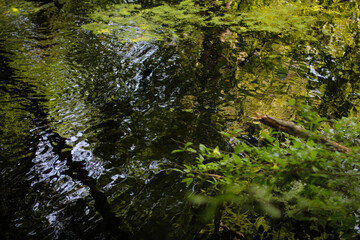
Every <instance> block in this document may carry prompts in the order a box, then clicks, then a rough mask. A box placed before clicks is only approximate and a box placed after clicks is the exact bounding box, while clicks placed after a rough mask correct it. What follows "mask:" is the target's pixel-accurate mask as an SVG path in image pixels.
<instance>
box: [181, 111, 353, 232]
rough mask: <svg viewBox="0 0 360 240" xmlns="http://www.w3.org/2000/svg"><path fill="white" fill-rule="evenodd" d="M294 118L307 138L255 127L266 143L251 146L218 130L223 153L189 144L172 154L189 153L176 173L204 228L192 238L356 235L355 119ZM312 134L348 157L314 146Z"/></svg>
mask: <svg viewBox="0 0 360 240" xmlns="http://www.w3.org/2000/svg"><path fill="white" fill-rule="evenodd" d="M299 119H300V120H299V123H301V124H302V125H303V126H304V127H305V128H307V129H308V130H311V131H312V133H313V137H310V138H309V139H306V140H303V139H299V138H297V137H293V136H289V135H285V134H283V133H282V135H283V136H284V135H285V138H282V139H281V140H279V138H278V137H277V136H279V133H278V132H275V131H273V130H271V129H263V130H262V132H261V133H260V134H261V135H260V136H261V141H262V142H263V143H266V144H261V145H257V146H255V145H251V144H248V143H246V141H243V140H242V138H241V137H240V138H236V137H234V136H233V134H228V133H222V134H223V135H224V136H225V137H227V138H229V139H230V140H229V142H231V145H232V150H231V151H228V150H227V151H222V150H220V149H219V148H218V147H215V148H210V147H207V146H205V145H202V144H200V145H199V146H194V145H193V144H191V143H188V144H186V145H185V147H184V148H182V149H179V150H175V151H174V152H187V153H188V154H192V155H193V156H194V157H193V159H194V161H193V162H191V163H188V164H185V165H184V168H183V169H181V170H179V171H181V172H183V173H184V174H185V175H186V177H185V178H184V180H183V181H184V182H185V183H187V184H188V185H193V186H194V189H198V191H196V192H195V193H192V194H190V197H189V199H190V200H191V201H192V202H193V204H194V205H204V206H206V211H205V215H206V218H207V220H208V221H209V224H208V225H206V227H204V228H203V229H202V231H201V232H200V233H199V239H206V238H208V237H209V236H210V235H212V237H215V239H225V237H224V234H225V231H224V226H226V229H227V232H229V231H230V232H231V233H232V234H233V235H234V236H235V235H236V236H237V237H238V238H244V239H355V238H358V237H359V231H358V229H357V224H358V222H357V221H358V220H357V219H358V209H359V205H360V202H359V199H360V198H359V197H360V196H359V195H360V194H359V190H360V184H359V177H360V173H359V170H358V169H359V159H360V157H359V151H360V150H359V136H360V126H359V124H358V119H356V118H342V119H339V120H336V121H325V119H323V118H320V117H319V116H318V115H317V114H316V113H314V112H312V111H311V109H310V108H309V107H305V108H303V111H302V116H301V117H300V118H299ZM237 134H238V133H237ZM320 135H321V136H323V137H324V136H325V137H327V138H328V139H331V140H335V141H337V142H338V143H339V144H342V145H343V146H346V147H349V148H351V152H350V153H343V152H339V151H336V150H335V149H332V148H331V147H330V146H327V145H323V144H319V143H316V141H314V140H315V139H316V137H318V136H320ZM219 226H220V227H219ZM221 226H223V227H221ZM231 239H232V238H231Z"/></svg>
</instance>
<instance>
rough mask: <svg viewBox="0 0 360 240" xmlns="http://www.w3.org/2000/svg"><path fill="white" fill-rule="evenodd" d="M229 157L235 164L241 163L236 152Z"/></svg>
mask: <svg viewBox="0 0 360 240" xmlns="http://www.w3.org/2000/svg"><path fill="white" fill-rule="evenodd" d="M231 157H232V159H233V160H234V162H235V163H237V164H241V163H242V160H241V158H240V157H239V156H238V155H237V154H231Z"/></svg>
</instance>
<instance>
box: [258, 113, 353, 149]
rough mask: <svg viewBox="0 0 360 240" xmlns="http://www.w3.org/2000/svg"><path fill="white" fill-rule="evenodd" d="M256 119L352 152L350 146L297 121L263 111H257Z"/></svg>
mask: <svg viewBox="0 0 360 240" xmlns="http://www.w3.org/2000/svg"><path fill="white" fill-rule="evenodd" d="M254 119H255V120H257V121H259V122H261V123H262V124H265V125H267V126H269V127H272V128H275V129H278V130H281V131H283V132H286V133H288V134H290V135H293V136H295V137H299V138H304V139H308V138H310V137H312V138H313V139H314V141H315V142H318V143H322V144H325V145H328V146H331V147H333V148H335V149H336V150H337V151H339V152H343V153H350V152H351V149H350V148H348V147H345V146H343V145H341V144H339V143H337V142H335V141H332V140H329V139H327V138H325V137H322V136H315V135H314V134H312V133H311V132H309V131H307V130H305V129H304V128H303V127H301V126H299V125H296V124H295V123H293V122H291V121H285V120H280V119H276V118H273V117H270V116H268V115H266V114H262V113H255V114H254Z"/></svg>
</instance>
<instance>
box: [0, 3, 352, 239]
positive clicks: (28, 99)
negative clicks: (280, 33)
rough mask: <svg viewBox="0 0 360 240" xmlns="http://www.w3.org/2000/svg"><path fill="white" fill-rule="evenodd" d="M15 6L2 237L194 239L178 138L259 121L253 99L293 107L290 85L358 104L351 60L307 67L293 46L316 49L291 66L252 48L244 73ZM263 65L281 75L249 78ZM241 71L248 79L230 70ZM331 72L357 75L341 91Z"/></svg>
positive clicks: (197, 138) (6, 97) (4, 135)
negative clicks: (336, 68)
mask: <svg viewBox="0 0 360 240" xmlns="http://www.w3.org/2000/svg"><path fill="white" fill-rule="evenodd" d="M21 9H22V10H21V11H22V12H19V13H18V12H17V11H15V10H13V11H12V12H11V11H10V12H9V11H8V10H6V11H5V10H4V11H3V13H2V17H1V25H2V26H1V39H0V40H1V42H0V51H1V52H0V58H1V59H0V61H1V64H0V76H1V79H0V104H1V110H0V112H1V114H0V118H1V123H0V126H1V130H0V133H1V139H0V154H1V160H0V166H1V182H0V195H1V206H0V209H1V212H0V214H1V216H0V219H1V221H2V222H1V225H0V238H1V239H129V238H130V239H193V238H194V237H195V236H196V234H197V233H198V232H199V231H200V230H201V227H202V226H203V225H204V222H203V217H202V214H201V208H197V207H192V206H191V205H190V204H189V203H188V202H187V201H186V196H187V194H188V193H189V192H192V191H193V186H190V187H187V186H186V185H185V184H184V183H182V182H181V180H182V177H183V176H182V175H181V174H180V173H179V172H176V171H171V168H172V167H174V164H182V163H183V162H184V161H186V159H183V158H182V157H181V155H174V154H171V151H173V150H174V149H177V148H179V147H180V146H182V144H184V143H186V142H188V141H191V142H194V143H204V144H208V145H210V146H216V145H223V146H226V141H225V140H224V139H223V138H222V137H221V136H220V135H219V134H218V131H221V130H223V131H226V130H228V129H232V128H236V127H242V126H246V127H249V130H251V129H253V128H256V126H252V125H251V124H250V125H246V124H245V123H246V122H249V121H250V117H251V115H250V113H251V112H253V111H255V110H268V111H269V112H270V113H271V112H279V111H280V110H281V111H283V114H280V115H284V116H288V112H287V111H288V110H287V107H286V106H285V102H286V99H288V98H292V97H295V98H296V97H297V98H298V99H302V100H304V101H305V100H306V101H309V102H315V103H317V105H318V107H319V111H322V112H323V114H324V115H329V116H333V115H334V116H343V115H346V114H347V113H348V112H349V111H350V110H352V109H353V108H354V105H356V104H355V103H354V98H356V96H357V95H356V91H355V90H354V89H356V88H355V85H351V84H353V83H351V82H349V80H348V79H350V77H351V76H353V75H352V74H353V73H351V72H347V74H348V75H349V77H346V78H345V77H344V78H342V80H337V76H336V74H335V73H332V72H331V69H330V70H328V69H329V68H327V70H326V69H325V68H324V66H321V67H319V68H317V66H315V65H314V66H315V67H311V66H313V65H311V62H312V61H313V62H314V63H316V62H318V61H319V59H318V58H322V56H318V57H317V58H316V57H315V56H312V55H311V53H309V56H303V55H301V53H299V56H294V58H298V59H305V58H306V59H307V61H308V62H307V63H304V62H302V63H301V64H299V65H297V68H296V69H295V70H291V71H292V72H290V70H289V67H288V68H287V72H285V75H286V76H283V75H284V69H285V68H284V67H282V68H280V67H279V69H276V68H275V67H274V65H271V64H270V66H268V70H266V69H265V67H264V66H265V65H266V64H263V62H262V61H266V60H261V59H260V58H259V57H258V56H257V55H256V54H254V57H253V58H249V59H248V60H247V61H249V63H245V62H243V63H242V64H239V66H240V67H241V71H239V70H238V72H237V73H235V72H231V71H228V70H226V69H225V70H224V69H220V70H219V69H215V70H214V69H213V68H212V67H213V66H214V65H212V64H211V62H210V63H208V65H206V64H205V62H202V64H203V65H204V66H203V69H202V70H201V71H199V69H197V68H196V67H195V66H197V64H198V61H199V59H200V61H201V59H202V58H204V56H203V55H201V53H200V52H201V49H200V48H199V46H198V45H195V44H194V45H193V44H190V43H178V44H174V43H173V42H165V41H162V42H161V41H159V42H156V41H155V42H137V43H131V42H128V43H121V42H119V41H118V39H117V38H115V37H112V36H103V35H99V36H96V35H94V34H92V33H90V32H88V31H85V30H81V29H80V28H78V21H80V20H79V19H78V18H74V19H73V20H69V21H67V22H65V21H63V20H61V18H63V17H64V16H62V17H61V16H60V15H59V16H58V18H59V20H58V22H56V21H50V18H52V19H56V16H53V15H52V14H49V13H48V12H50V13H53V14H59V13H57V12H56V10H54V9H53V8H50V7H49V8H42V9H41V10H38V11H37V12H35V11H33V10H32V9H33V6H31V5H30V3H29V5H27V6H26V5H25V6H23V7H22V8H21ZM24 9H25V10H24ZM50 16H51V17H50ZM81 21H82V20H81ZM200 55H201V56H200ZM294 55H295V54H294ZM265 59H266V58H265ZM271 59H274V57H272V58H271ZM279 59H280V60H279ZM278 60H279V61H282V60H281V56H278ZM325 60H326V59H325ZM329 61H330V60H329ZM271 63H272V62H271ZM246 64H247V65H246ZM289 64H290V63H289ZM254 66H255V67H254ZM260 66H262V71H264V74H268V75H269V76H270V75H276V74H277V75H276V76H277V79H278V80H276V81H275V80H274V81H270V82H264V81H261V79H260V80H258V79H256V78H255V77H254V78H253V79H251V78H250V77H249V76H255V75H254V74H255V73H256V72H259V70H258V69H257V67H260ZM207 68H208V69H207ZM294 68H295V67H294ZM214 71H216V72H217V74H218V75H219V76H220V75H221V74H223V75H222V76H225V77H219V76H217V75H216V74H215V73H214ZM266 71H268V72H266ZM318 71H322V72H318ZM326 71H328V72H326ZM220 73H221V74H220ZM224 73H225V74H224ZM239 74H240V75H243V76H244V78H247V79H250V80H249V81H248V82H245V81H239V82H240V83H239V82H231V81H229V79H231V78H232V77H235V75H239ZM289 74H293V75H294V77H293V78H292V79H293V80H289V81H287V82H286V81H285V80H287V79H286V77H287V75H289ZM300 75H301V76H305V75H306V78H301V77H300ZM342 76H344V75H342ZM237 78H238V79H239V77H237ZM265 78H266V77H265ZM323 78H333V81H332V84H334V86H335V85H336V84H337V85H336V86H343V85H341V84H342V83H343V84H345V85H346V86H350V87H349V88H351V89H350V90H349V91H348V92H347V95H346V96H345V97H344V98H345V99H344V100H343V101H335V102H334V101H332V99H331V96H333V93H334V91H333V90H332V89H330V88H331V86H328V85H326V86H325V85H324V84H322V83H321V81H322V79H323ZM240 79H241V78H240ZM352 79H353V78H352ZM308 81H309V82H308ZM337 81H338V83H336V82H337ZM339 82H340V85H339ZM345 85H344V86H345ZM319 86H322V88H319ZM319 89H320V90H319ZM326 91H328V92H326ZM335 92H336V91H335ZM270 106H273V107H272V108H270ZM331 107H332V108H331ZM128 232H132V234H133V235H132V236H131V237H130V235H128Z"/></svg>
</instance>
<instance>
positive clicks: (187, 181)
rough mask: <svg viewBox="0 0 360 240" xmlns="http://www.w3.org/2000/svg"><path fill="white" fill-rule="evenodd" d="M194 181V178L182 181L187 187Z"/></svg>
mask: <svg viewBox="0 0 360 240" xmlns="http://www.w3.org/2000/svg"><path fill="white" fill-rule="evenodd" d="M193 180H194V179H193V178H184V179H183V180H181V182H184V183H186V185H187V186H189V185H190V184H191V183H192V182H193Z"/></svg>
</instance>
